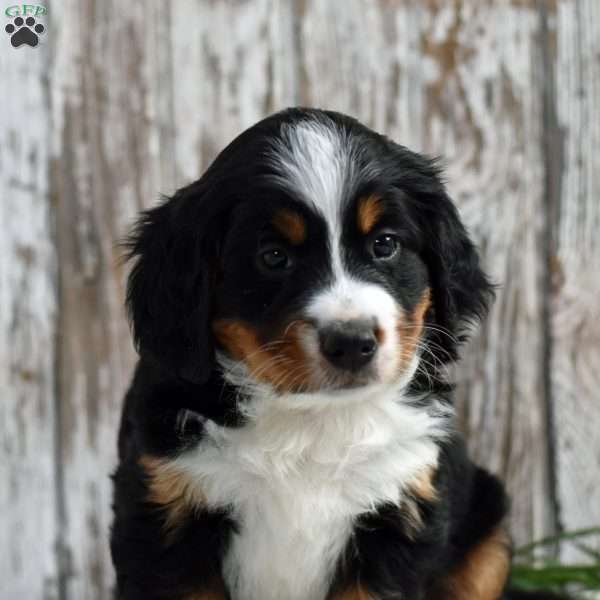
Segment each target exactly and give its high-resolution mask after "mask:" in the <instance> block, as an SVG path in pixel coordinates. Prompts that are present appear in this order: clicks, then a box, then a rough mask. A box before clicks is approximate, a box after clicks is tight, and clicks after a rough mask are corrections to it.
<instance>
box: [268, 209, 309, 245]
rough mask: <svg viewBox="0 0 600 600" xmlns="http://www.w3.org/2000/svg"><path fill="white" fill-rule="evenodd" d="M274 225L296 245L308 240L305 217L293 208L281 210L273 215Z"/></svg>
mask: <svg viewBox="0 0 600 600" xmlns="http://www.w3.org/2000/svg"><path fill="white" fill-rule="evenodd" d="M273 225H274V226H275V228H276V229H277V230H278V231H279V233H281V235H283V236H284V237H285V238H286V239H287V240H289V242H290V243H292V244H294V245H295V246H297V245H299V244H302V242H304V241H305V240H306V223H305V221H304V218H303V217H302V216H301V215H299V214H298V213H296V212H293V211H291V210H285V209H283V210H280V211H278V212H277V213H276V214H275V216H274V217H273Z"/></svg>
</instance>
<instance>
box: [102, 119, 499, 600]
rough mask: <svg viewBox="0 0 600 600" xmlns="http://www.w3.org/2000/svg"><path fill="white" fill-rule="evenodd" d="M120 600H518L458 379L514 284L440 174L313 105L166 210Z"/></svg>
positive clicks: (142, 262)
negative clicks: (468, 224) (464, 433)
mask: <svg viewBox="0 0 600 600" xmlns="http://www.w3.org/2000/svg"><path fill="white" fill-rule="evenodd" d="M130 250H131V256H132V258H133V259H134V261H135V262H134V265H133V269H132V272H131V275H130V278H129V287H128V297H127V303H128V308H129V312H130V315H131V320H132V323H133V332H134V337H135V341H136V343H137V346H138V349H139V352H140V360H139V364H138V366H137V370H136V373H135V376H134V379H133V383H132V385H131V387H130V389H129V392H128V394H127V397H126V402H125V407H124V411H123V418H122V424H121V431H120V437H119V455H120V464H119V466H118V469H117V472H116V474H115V476H114V485H115V495H114V514H115V516H114V525H113V530H112V539H111V548H112V555H113V560H114V564H115V567H116V572H117V588H118V590H117V597H118V598H119V599H120V600H142V599H143V600H224V599H231V600H392V599H403V600H404V599H406V600H421V599H423V600H498V599H499V598H501V597H502V595H503V593H504V588H505V583H506V580H507V577H508V573H509V564H510V548H509V541H508V538H507V536H506V534H505V533H504V530H503V528H502V521H503V518H504V516H505V514H506V510H507V500H506V495H505V493H504V490H503V487H502V485H501V484H500V483H499V481H498V480H497V479H496V478H495V477H493V476H492V475H490V474H489V473H487V472H486V471H484V470H483V469H481V468H478V467H476V466H475V465H474V464H473V463H472V462H471V461H470V460H469V458H468V456H467V454H466V452H465V447H464V443H463V440H462V439H461V437H460V435H459V434H458V433H457V431H456V430H455V428H454V423H453V404H452V390H451V387H450V386H449V385H448V383H447V382H446V380H445V378H444V371H445V367H446V366H447V364H448V363H449V362H451V361H454V360H455V359H456V358H457V357H458V351H459V347H460V345H461V344H462V343H463V342H464V341H465V339H466V336H467V332H468V327H469V325H470V324H471V323H473V322H474V321H476V320H477V319H479V318H481V317H483V316H484V315H485V313H486V309H487V306H488V302H489V300H490V298H491V295H492V287H491V285H490V283H489V281H488V279H487V278H486V276H485V274H484V273H483V272H482V269H481V267H480V263H479V258H478V255H477V251H476V249H475V247H474V245H473V243H472V242H471V240H470V239H469V237H468V235H467V232H466V231H465V228H464V226H463V225H462V224H461V221H460V219H459V216H458V214H457V211H456V209H455V207H454V205H453V204H452V201H451V200H450V198H449V197H448V194H447V192H446V190H445V188H444V184H443V182H442V180H441V177H440V170H439V168H438V166H437V165H436V163H435V162H434V161H432V160H431V159H429V158H426V157H423V156H421V155H419V154H415V153H413V152H411V151H409V150H408V149H407V148H405V147H402V146H399V145H397V144H395V143H394V142H392V141H390V140H389V139H387V138H386V137H384V136H382V135H379V134H377V133H375V132H373V131H371V130H370V129H368V128H366V127H365V126H363V125H361V124H360V123H358V122H357V121H355V120H354V119H352V118H350V117H347V116H344V115H341V114H338V113H334V112H329V111H321V110H313V109H289V110H286V111H284V112H281V113H278V114H275V115H273V116H270V117H268V118H267V119H265V120H263V121H261V122H259V123H258V124H256V125H254V126H253V127H251V128H250V129H248V130H247V131H245V132H244V133H242V134H241V135H240V136H239V137H238V138H236V139H235V140H234V141H233V142H232V143H231V144H230V145H229V146H228V147H227V148H226V149H225V150H224V151H223V152H222V153H221V154H220V155H219V156H218V157H217V158H216V160H215V161H214V163H213V164H212V165H211V166H210V167H209V169H208V170H207V171H206V173H205V174H204V175H203V176H202V178H201V179H200V180H198V181H196V182H195V183H192V184H191V185H189V186H187V187H185V188H183V189H181V190H179V191H178V192H177V193H176V194H175V195H174V196H173V197H172V198H170V199H168V200H167V201H166V202H164V203H163V204H161V205H160V206H158V207H156V208H153V209H151V210H149V211H147V212H146V213H144V214H143V216H142V217H141V220H140V221H139V223H138V226H137V229H136V230H135V232H134V233H133V235H132V238H131V242H130Z"/></svg>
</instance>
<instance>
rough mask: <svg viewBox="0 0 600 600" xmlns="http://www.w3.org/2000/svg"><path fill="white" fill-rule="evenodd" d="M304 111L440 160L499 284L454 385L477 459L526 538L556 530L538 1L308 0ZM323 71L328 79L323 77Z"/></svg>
mask: <svg viewBox="0 0 600 600" xmlns="http://www.w3.org/2000/svg"><path fill="white" fill-rule="evenodd" d="M301 18H302V28H301V44H300V46H301V55H300V64H301V65H302V66H303V69H304V71H303V75H304V77H303V80H302V87H301V90H300V93H301V101H302V102H303V103H305V104H315V105H318V106H324V107H327V108H331V109H336V110H340V111H342V112H349V113H351V114H353V115H356V116H357V117H358V118H359V119H361V120H363V121H364V122H366V123H367V124H369V125H371V126H373V127H374V128H376V129H378V130H380V131H383V132H385V133H387V134H388V135H389V136H390V137H392V138H393V139H394V140H396V141H398V142H399V143H402V144H404V145H407V146H409V147H411V148H412V149H415V150H419V151H425V152H427V153H429V154H432V155H441V156H443V157H444V162H445V165H446V173H447V177H448V188H449V190H450V193H451V195H452V196H453V197H454V198H455V200H456V201H457V203H458V205H459V207H460V210H461V213H462V216H463V218H464V219H465V221H466V222H467V224H468V226H469V227H470V230H471V232H472V233H473V235H474V237H475V238H476V240H477V241H478V242H479V245H480V247H481V250H482V254H483V258H484V264H485V266H486V268H487V270H488V271H489V273H490V274H491V276H492V277H493V279H494V280H495V281H497V282H499V283H500V284H501V287H500V288H499V289H498V295H497V300H496V303H495V306H494V308H493V310H492V313H491V316H490V318H489V319H488V321H487V322H486V323H485V324H484V326H483V328H482V329H481V331H480V333H479V334H478V335H477V336H476V339H475V340H474V342H473V343H472V345H471V347H470V350H469V352H468V353H467V357H466V360H465V361H464V362H463V363H462V365H461V367H460V370H459V373H458V379H459V381H460V383H461V385H460V389H459V405H460V410H461V416H462V420H463V424H464V428H465V430H466V432H467V435H468V438H469V445H470V448H471V450H472V452H473V455H474V457H475V458H476V459H477V460H478V461H480V462H481V463H483V464H484V465H486V466H488V467H489V468H490V469H491V470H492V471H494V472H496V473H498V474H499V475H500V476H502V477H503V478H504V479H505V480H506V481H507V483H508V487H509V490H510V492H511V494H512V496H513V499H514V500H513V512H512V522H511V523H512V530H513V534H514V536H515V538H516V540H517V541H518V542H524V541H526V540H528V539H531V538H532V537H538V536H540V535H545V534H547V533H550V532H552V531H553V517H552V515H551V514H548V503H547V502H546V498H547V497H548V494H549V487H548V486H549V473H548V471H549V462H548V453H547V440H546V421H545V417H544V415H545V410H546V409H545V398H546V395H545V389H544V385H543V372H542V368H543V361H542V355H543V348H542V344H543V340H544V338H543V325H542V323H541V318H542V306H543V305H542V297H541V295H542V293H543V289H542V281H543V278H542V270H543V258H544V256H543V253H542V252H541V248H540V246H539V239H540V235H541V231H542V227H543V221H542V219H541V216H542V214H543V207H542V201H543V198H542V194H543V164H544V162H543V157H542V155H541V147H542V131H541V114H542V99H541V81H540V79H539V70H540V69H541V67H542V64H541V55H540V49H539V15H538V12H537V9H536V7H535V5H534V3H533V2H531V3H528V2H524V3H519V4H518V5H511V4H509V3H507V2H496V3H490V2H480V1H478V0H469V1H464V2H428V3H421V2H388V1H384V0H381V1H380V2H373V3H367V4H363V3H361V2H348V3H346V4H345V9H344V11H342V13H341V14H337V12H336V6H335V3H330V2H326V1H325V0H315V1H307V2H305V3H304V4H303V12H302V14H301ZM324 73H327V77H324V76H323V74H324Z"/></svg>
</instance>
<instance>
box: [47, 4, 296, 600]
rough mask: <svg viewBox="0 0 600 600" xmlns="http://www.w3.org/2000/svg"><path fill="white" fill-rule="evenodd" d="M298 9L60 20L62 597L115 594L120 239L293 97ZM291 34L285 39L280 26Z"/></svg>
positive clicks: (83, 15)
mask: <svg viewBox="0 0 600 600" xmlns="http://www.w3.org/2000/svg"><path fill="white" fill-rule="evenodd" d="M291 23H292V21H291V11H290V8H289V4H287V3H281V4H280V3H278V2H269V1H266V0H253V1H251V2H244V3H239V2H226V3H222V2H200V1H197V2H191V1H189V2H178V3H176V4H165V3H164V2H159V1H158V0H156V1H154V2H141V1H138V2H134V3H133V4H129V5H128V7H127V10H126V11H123V10H122V5H121V4H119V3H118V2H116V0H113V1H111V2H102V3H101V2H94V1H92V0H88V1H87V2H76V1H75V0H70V1H69V2H68V3H67V4H66V5H65V6H64V7H62V10H61V13H60V22H58V20H57V22H56V23H55V27H56V30H57V33H56V61H55V69H54V71H53V73H52V75H51V85H52V97H53V108H54V114H53V117H54V123H55V130H54V131H53V135H54V143H55V147H54V160H53V169H52V176H53V179H52V181H53V193H54V194H55V197H56V199H57V209H58V213H57V214H58V247H59V256H60V282H61V283H60V290H61V323H60V331H61V345H60V365H59V375H60V384H59V385H60V394H61V416H62V418H61V431H62V437H61V439H62V448H61V455H62V460H63V465H64V466H63V469H64V484H65V497H66V523H65V534H64V542H65V545H66V549H67V551H68V556H69V558H70V565H69V567H68V573H67V585H66V592H67V593H66V597H67V598H70V599H72V600H87V599H98V600H101V599H102V600H104V599H107V598H109V596H110V588H111V586H112V582H113V571H112V566H111V564H110V559H109V555H108V532H109V524H110V521H111V510H110V503H111V485H110V481H109V479H108V475H109V473H110V472H111V471H112V470H113V469H114V466H115V450H116V434H117V428H118V417H119V413H120V408H121V402H122V397H123V393H124V391H125V389H126V387H127V384H128V382H129V379H130V375H131V372H132V367H133V364H134V360H135V356H134V352H133V350H132V346H131V341H130V335H129V330H128V327H127V324H126V320H125V315H124V311H123V307H122V303H123V299H124V278H125V272H124V269H123V268H122V266H120V265H119V264H118V259H119V255H120V252H119V250H118V249H117V248H116V247H115V243H116V242H117V241H118V240H119V239H120V238H122V236H123V235H124V234H125V232H126V231H127V229H128V227H129V226H130V225H131V224H132V222H133V218H134V216H135V214H136V212H137V211H138V210H139V209H141V208H143V207H147V206H150V205H152V204H154V203H155V202H156V201H157V200H158V195H159V193H160V192H164V193H170V192H172V191H173V190H174V189H175V188H176V187H177V186H181V185H183V184H185V183H187V182H188V181H189V180H192V179H195V178H197V177H198V176H199V175H200V173H201V169H202V168H203V167H205V166H206V165H207V164H208V162H209V161H210V160H211V159H212V158H213V157H214V155H215V154H216V152H217V151H218V150H220V149H221V147H222V146H223V145H224V144H225V143H227V142H229V141H230V139H231V137H232V136H233V135H234V134H236V133H238V132H239V131H240V130H241V129H243V128H244V127H246V126H248V125H250V124H252V122H254V121H255V120H257V119H258V118H260V117H261V116H262V115H263V114H264V113H265V111H267V110H271V109H273V108H274V106H276V105H278V104H280V103H281V102H283V101H286V102H291V98H290V97H289V96H286V94H287V93H288V92H287V90H290V89H293V86H292V85H291V84H290V81H289V78H290V75H289V73H290V72H292V73H293V69H292V68H289V66H286V65H284V64H282V63H285V62H286V61H287V60H288V59H289V53H288V51H287V50H286V48H287V47H288V45H289V43H290V42H289V40H290V38H291V36H289V35H288V34H287V33H286V31H287V29H289V31H290V32H291ZM286 28H287V29H286Z"/></svg>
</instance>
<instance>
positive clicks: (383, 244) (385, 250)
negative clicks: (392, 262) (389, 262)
mask: <svg viewBox="0 0 600 600" xmlns="http://www.w3.org/2000/svg"><path fill="white" fill-rule="evenodd" d="M398 248H399V244H398V238H397V237H396V236H395V235H392V234H390V233H385V234H382V235H379V236H377V237H376V238H375V239H374V240H373V242H372V244H371V253H372V254H373V256H374V257H375V258H377V259H387V258H392V256H394V255H395V254H396V252H398Z"/></svg>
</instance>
